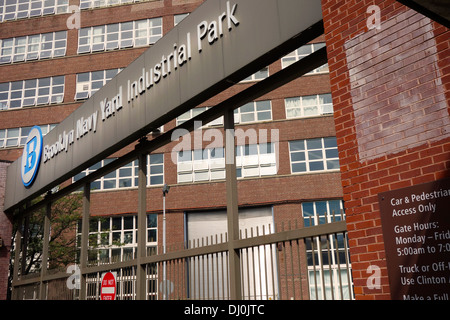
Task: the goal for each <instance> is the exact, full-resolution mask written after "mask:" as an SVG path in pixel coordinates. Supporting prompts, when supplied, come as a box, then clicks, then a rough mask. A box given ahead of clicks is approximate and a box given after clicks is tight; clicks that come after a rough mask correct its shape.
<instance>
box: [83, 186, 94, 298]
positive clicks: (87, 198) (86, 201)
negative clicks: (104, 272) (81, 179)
mask: <svg viewBox="0 0 450 320" xmlns="http://www.w3.org/2000/svg"><path fill="white" fill-rule="evenodd" d="M90 206H91V184H90V183H89V182H88V183H86V184H85V185H84V193H83V217H82V220H81V253H80V300H86V274H85V273H84V270H85V269H86V268H87V256H88V245H89V216H90Z"/></svg>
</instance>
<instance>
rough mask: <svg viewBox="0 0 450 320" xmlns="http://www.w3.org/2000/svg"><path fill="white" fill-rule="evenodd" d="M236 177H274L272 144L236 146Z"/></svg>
mask: <svg viewBox="0 0 450 320" xmlns="http://www.w3.org/2000/svg"><path fill="white" fill-rule="evenodd" d="M236 170H237V172H236V175H237V177H238V178H249V177H262V176H271V175H276V174H277V171H278V168H277V159H276V152H275V145H274V144H273V143H261V144H250V145H245V146H236Z"/></svg>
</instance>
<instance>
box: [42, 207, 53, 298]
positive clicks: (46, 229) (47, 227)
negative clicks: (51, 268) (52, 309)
mask: <svg viewBox="0 0 450 320" xmlns="http://www.w3.org/2000/svg"><path fill="white" fill-rule="evenodd" d="M51 214H52V202H51V201H49V202H48V203H47V207H46V211H45V216H44V234H43V244H42V267H41V283H40V284H39V300H43V299H44V298H45V284H44V281H43V279H44V277H45V276H46V275H47V270H48V249H49V242H50V223H51Z"/></svg>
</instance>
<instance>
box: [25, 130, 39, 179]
mask: <svg viewBox="0 0 450 320" xmlns="http://www.w3.org/2000/svg"><path fill="white" fill-rule="evenodd" d="M42 142H43V140H42V131H41V128H40V127H38V126H34V127H33V128H31V130H30V133H29V134H28V138H27V142H26V143H25V147H24V148H23V154H22V166H21V175H22V182H23V184H24V186H25V187H29V186H30V185H31V184H32V183H33V181H34V179H35V178H36V175H37V172H38V170H39V164H40V163H41V154H42V144H43V143H42Z"/></svg>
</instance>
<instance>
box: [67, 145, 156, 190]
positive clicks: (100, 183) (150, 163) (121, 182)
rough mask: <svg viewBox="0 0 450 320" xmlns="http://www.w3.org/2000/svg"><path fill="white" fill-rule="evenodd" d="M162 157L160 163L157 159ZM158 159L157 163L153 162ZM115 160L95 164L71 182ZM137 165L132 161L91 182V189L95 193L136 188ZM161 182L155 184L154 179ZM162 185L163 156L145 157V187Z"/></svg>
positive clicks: (136, 161) (152, 155)
mask: <svg viewBox="0 0 450 320" xmlns="http://www.w3.org/2000/svg"><path fill="white" fill-rule="evenodd" d="M161 155H162V161H159V158H160V157H161ZM156 159H158V161H155V160H156ZM114 160H115V158H108V159H103V160H102V161H100V162H97V163H96V164H94V165H93V166H91V167H90V168H88V169H86V170H83V171H81V172H80V173H78V174H77V175H76V176H75V177H73V178H72V181H73V182H76V181H78V180H79V179H81V178H83V177H85V176H86V175H89V174H90V173H92V172H95V171H96V170H98V169H100V168H101V167H103V166H105V165H107V164H108V163H110V162H111V161H114ZM138 171H139V163H138V160H134V161H132V162H130V163H128V164H126V165H124V166H122V167H120V168H119V169H117V170H114V171H112V172H110V173H108V174H106V175H104V176H103V177H101V178H99V179H97V180H95V181H92V182H91V189H92V190H95V191H105V190H108V191H109V190H118V189H129V188H137V187H138V176H139V172H138ZM161 178H162V181H161V182H160V183H155V179H157V180H160V179H161ZM163 184H164V154H160V153H155V154H150V155H148V156H147V186H162V185H163Z"/></svg>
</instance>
